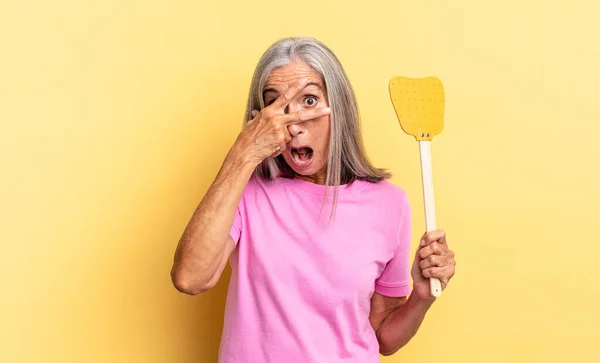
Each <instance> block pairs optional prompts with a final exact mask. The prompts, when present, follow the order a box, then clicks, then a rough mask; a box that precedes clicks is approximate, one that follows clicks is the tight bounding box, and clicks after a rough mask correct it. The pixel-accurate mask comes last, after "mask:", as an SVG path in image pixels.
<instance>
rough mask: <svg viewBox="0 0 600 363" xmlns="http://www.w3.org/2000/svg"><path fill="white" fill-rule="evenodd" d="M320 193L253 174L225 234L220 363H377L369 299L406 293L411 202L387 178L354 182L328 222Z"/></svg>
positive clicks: (343, 190) (312, 186)
mask: <svg viewBox="0 0 600 363" xmlns="http://www.w3.org/2000/svg"><path fill="white" fill-rule="evenodd" d="M324 193H325V186H322V185H317V184H313V183H310V182H306V181H303V180H301V179H284V178H278V179H277V180H275V181H272V182H266V181H262V180H260V179H259V178H257V177H255V176H253V177H252V178H251V179H250V182H249V183H248V186H247V187H246V189H245V191H244V194H243V196H242V199H241V201H240V204H239V207H238V210H237V213H236V217H235V221H234V223H233V226H232V228H231V233H230V235H231V237H232V238H233V240H234V241H235V242H236V248H235V250H234V252H233V253H232V255H231V267H232V275H231V281H230V285H229V292H228V296H227V304H226V308H225V324H224V330H223V336H222V340H221V348H220V352H219V362H221V363H311V362H327V363H336V362H357V363H371V362H379V344H378V342H377V338H376V336H375V332H374V331H373V328H372V327H371V324H370V322H369V311H370V300H371V296H372V295H373V292H374V291H376V292H378V293H380V294H382V295H386V296H407V295H408V294H409V292H410V290H411V285H410V242H411V212H410V206H409V202H408V199H407V196H406V193H405V192H404V191H403V190H402V189H401V188H399V187H397V186H395V185H393V184H391V183H389V182H387V181H382V182H379V183H369V182H366V181H355V182H354V183H351V184H349V185H347V186H342V187H340V188H339V194H338V204H337V208H336V212H335V219H334V220H333V222H332V223H330V224H329V225H328V221H329V214H330V213H329V212H330V206H331V204H326V207H325V208H324V209H323V212H322V214H321V215H320V211H321V207H322V202H323V195H324ZM332 197H333V189H330V192H329V193H328V198H329V199H328V200H329V201H331V199H332Z"/></svg>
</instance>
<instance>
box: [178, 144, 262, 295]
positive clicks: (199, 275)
mask: <svg viewBox="0 0 600 363" xmlns="http://www.w3.org/2000/svg"><path fill="white" fill-rule="evenodd" d="M253 170H254V165H252V164H250V163H247V162H245V161H243V160H242V159H241V158H239V157H236V156H235V155H234V154H233V153H231V152H230V154H228V155H227V157H226V159H225V161H224V163H223V165H222V166H221V169H220V170H219V173H218V174H217V176H216V177H215V180H214V181H213V183H212V184H211V186H210V187H209V189H208V191H207V192H206V194H205V196H204V198H202V201H201V202H200V203H199V205H198V207H197V208H196V210H195V211H194V213H193V215H192V217H191V219H190V221H189V223H188V225H187V226H186V228H185V230H184V232H183V235H182V237H181V239H180V241H179V244H178V246H177V250H176V252H175V261H174V264H173V270H172V276H173V280H174V282H175V284H176V285H179V286H178V288H179V287H181V289H183V290H191V291H199V290H203V289H205V287H206V286H207V284H208V283H209V282H210V281H211V280H212V278H213V276H214V274H215V273H216V272H217V270H218V267H219V265H220V263H221V260H222V257H223V253H224V251H225V246H226V243H227V237H228V235H229V232H230V230H231V226H232V224H233V219H234V217H235V213H236V209H237V206H238V204H239V202H240V199H241V196H242V193H243V192H244V188H245V187H246V185H247V183H248V180H249V179H250V176H251V175H252V172H253Z"/></svg>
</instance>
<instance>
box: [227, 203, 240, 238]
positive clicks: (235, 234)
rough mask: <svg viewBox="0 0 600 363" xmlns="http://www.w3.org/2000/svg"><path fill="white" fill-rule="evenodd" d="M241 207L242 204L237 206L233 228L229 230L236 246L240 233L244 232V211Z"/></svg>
mask: <svg viewBox="0 0 600 363" xmlns="http://www.w3.org/2000/svg"><path fill="white" fill-rule="evenodd" d="M240 208H241V207H240V206H238V207H237V209H236V211H235V216H234V217H233V225H232V226H231V230H229V236H231V238H232V239H233V243H234V244H235V245H236V246H237V244H238V241H239V240H240V235H241V234H242V213H241V211H240Z"/></svg>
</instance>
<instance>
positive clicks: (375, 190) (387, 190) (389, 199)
mask: <svg viewBox="0 0 600 363" xmlns="http://www.w3.org/2000/svg"><path fill="white" fill-rule="evenodd" d="M361 183H365V188H364V190H365V192H366V193H367V194H369V198H373V199H374V200H377V201H378V202H380V203H385V204H388V203H391V204H394V205H401V206H403V205H407V206H408V204H409V201H408V194H407V193H406V190H404V188H402V187H401V186H399V185H396V184H394V183H391V182H390V181H388V180H382V181H379V182H376V183H373V182H367V181H361Z"/></svg>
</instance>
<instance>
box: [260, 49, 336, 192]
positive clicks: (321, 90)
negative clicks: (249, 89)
mask: <svg viewBox="0 0 600 363" xmlns="http://www.w3.org/2000/svg"><path fill="white" fill-rule="evenodd" d="M302 78H306V79H307V82H308V83H307V85H306V86H305V88H304V89H303V90H302V91H300V92H299V93H298V94H297V95H296V96H294V98H293V99H292V100H290V103H289V105H288V107H287V108H286V113H291V112H300V111H302V110H306V109H310V108H315V107H327V106H329V103H328V101H327V93H326V89H325V87H323V86H322V85H323V84H324V82H323V80H322V79H321V77H320V76H319V74H318V73H317V72H315V71H314V70H313V69H312V68H311V67H310V66H309V65H308V64H306V63H305V62H304V61H300V60H295V61H293V62H291V63H290V64H288V65H287V66H284V67H279V68H276V69H274V70H273V72H271V74H270V75H269V77H268V78H267V82H266V83H265V87H264V90H263V95H264V102H265V105H269V104H270V103H272V102H273V101H274V100H275V99H277V97H279V96H280V95H281V94H284V92H285V91H286V90H288V89H289V88H290V87H291V86H293V85H294V84H296V83H297V82H298V81H299V80H300V79H302ZM309 96H313V97H316V100H317V102H315V103H313V104H310V103H308V102H306V101H307V99H308V98H309ZM288 131H289V132H290V135H291V136H292V140H291V141H290V142H289V143H288V144H287V149H286V150H285V151H284V152H283V153H282V155H283V158H284V160H285V162H286V163H287V164H288V165H289V166H290V167H291V168H292V170H293V171H294V174H295V176H296V177H297V178H299V179H302V180H306V181H309V182H312V183H316V184H321V185H324V184H325V180H326V176H327V156H328V150H329V136H330V132H331V127H330V117H329V115H326V116H323V117H319V118H316V119H312V120H306V121H303V122H301V123H298V124H294V125H290V126H288ZM299 146H306V147H310V148H311V149H312V150H313V154H312V165H311V166H310V167H308V168H298V167H297V166H296V165H295V164H294V162H293V161H292V158H293V156H292V151H291V150H292V149H293V148H295V147H299Z"/></svg>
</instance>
